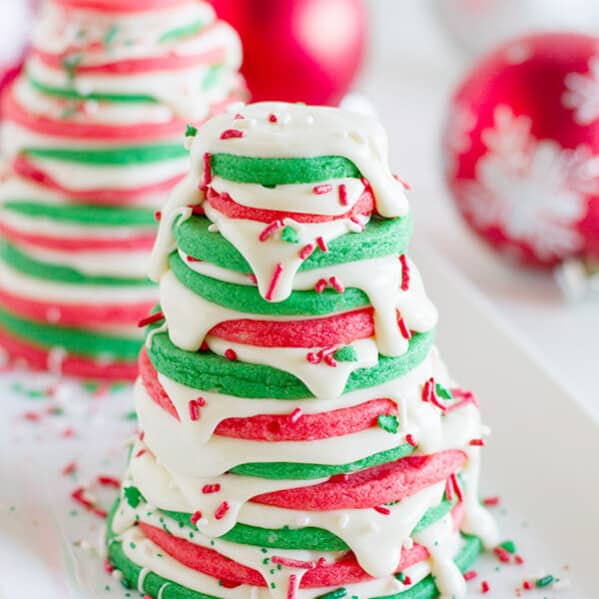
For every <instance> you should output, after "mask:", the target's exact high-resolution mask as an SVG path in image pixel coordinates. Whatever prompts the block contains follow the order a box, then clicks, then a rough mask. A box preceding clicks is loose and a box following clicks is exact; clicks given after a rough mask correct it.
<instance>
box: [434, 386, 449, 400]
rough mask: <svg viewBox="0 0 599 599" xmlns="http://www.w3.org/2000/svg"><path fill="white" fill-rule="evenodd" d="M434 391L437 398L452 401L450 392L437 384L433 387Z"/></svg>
mask: <svg viewBox="0 0 599 599" xmlns="http://www.w3.org/2000/svg"><path fill="white" fill-rule="evenodd" d="M435 391H436V392H437V396H438V397H441V398H442V399H448V400H449V399H453V395H452V394H451V391H450V390H449V389H447V387H444V386H443V385H441V384H439V383H437V384H436V385H435Z"/></svg>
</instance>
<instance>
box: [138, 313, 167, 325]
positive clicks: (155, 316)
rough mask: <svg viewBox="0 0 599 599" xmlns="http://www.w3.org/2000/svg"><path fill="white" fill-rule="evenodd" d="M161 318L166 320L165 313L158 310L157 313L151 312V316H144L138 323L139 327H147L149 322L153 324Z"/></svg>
mask: <svg viewBox="0 0 599 599" xmlns="http://www.w3.org/2000/svg"><path fill="white" fill-rule="evenodd" d="M159 320H164V314H163V313H162V312H156V314H150V315H149V316H146V317H145V318H142V319H141V320H140V321H139V322H138V323H137V326H138V327H140V328H141V327H145V326H147V325H149V324H153V323H155V322H158V321H159Z"/></svg>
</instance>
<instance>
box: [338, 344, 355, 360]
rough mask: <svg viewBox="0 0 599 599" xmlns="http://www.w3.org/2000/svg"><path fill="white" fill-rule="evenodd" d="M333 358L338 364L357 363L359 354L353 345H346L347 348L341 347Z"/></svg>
mask: <svg viewBox="0 0 599 599" xmlns="http://www.w3.org/2000/svg"><path fill="white" fill-rule="evenodd" d="M333 358H335V360H337V362H357V361H358V354H357V353H356V350H355V349H354V348H353V347H352V346H351V345H346V346H345V347H340V348H339V349H338V350H337V351H336V352H335V353H334V354H333Z"/></svg>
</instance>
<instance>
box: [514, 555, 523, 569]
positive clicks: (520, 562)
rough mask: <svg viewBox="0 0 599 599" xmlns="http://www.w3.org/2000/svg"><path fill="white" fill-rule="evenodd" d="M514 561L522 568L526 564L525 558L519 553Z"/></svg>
mask: <svg viewBox="0 0 599 599" xmlns="http://www.w3.org/2000/svg"><path fill="white" fill-rule="evenodd" d="M514 560H515V562H516V563H517V564H518V565H519V566H521V565H522V564H523V563H524V558H523V557H522V556H521V555H519V554H518V553H516V555H515V556H514Z"/></svg>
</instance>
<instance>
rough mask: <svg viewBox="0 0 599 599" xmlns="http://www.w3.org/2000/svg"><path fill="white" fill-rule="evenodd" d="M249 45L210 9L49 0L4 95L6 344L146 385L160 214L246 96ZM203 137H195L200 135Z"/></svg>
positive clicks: (0, 323) (2, 301)
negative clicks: (243, 68)
mask: <svg viewBox="0 0 599 599" xmlns="http://www.w3.org/2000/svg"><path fill="white" fill-rule="evenodd" d="M240 61H241V51H240V45H239V41H238V38H237V36H236V34H235V33H234V32H233V30H232V29H231V28H230V27H229V26H228V25H226V24H224V23H222V22H219V21H217V20H216V18H215V15H214V12H213V10H212V8H211V7H210V5H209V4H208V3H207V2H198V1H197V0H144V1H143V2H142V1H140V0H48V2H46V4H45V5H44V8H43V10H42V12H41V14H40V16H39V20H38V22H37V24H36V27H35V30H34V35H33V42H32V47H31V49H30V52H29V55H28V59H27V62H26V66H25V69H24V72H23V74H22V75H21V76H20V77H19V78H18V79H17V81H16V82H15V84H14V85H13V86H12V87H11V88H10V90H9V91H8V92H7V93H6V94H5V97H4V98H3V106H2V113H3V119H4V120H3V127H2V151H3V155H4V158H5V161H6V172H5V173H4V179H3V181H2V183H1V184H0V234H1V243H0V345H1V346H2V347H4V348H5V349H6V350H7V351H8V353H9V354H10V356H11V357H12V358H14V359H16V360H17V361H21V362H24V363H26V364H27V365H29V366H31V367H34V368H41V369H45V368H49V369H51V370H56V371H60V372H63V373H66V374H71V375H77V376H81V377H92V378H96V377H102V378H103V377H106V378H110V379H132V378H134V377H135V375H136V372H137V368H136V364H135V362H136V355H137V354H138V352H139V348H140V347H141V345H142V333H141V332H140V330H138V328H137V327H136V323H137V321H138V320H139V319H140V318H142V317H143V316H144V315H146V314H147V312H148V310H149V308H150V307H151V306H152V305H153V304H154V303H155V301H156V297H157V290H156V287H155V286H154V285H153V284H151V283H150V282H149V281H148V280H147V278H146V276H145V275H146V270H147V258H148V256H149V253H150V250H151V247H152V244H153V240H154V236H155V227H156V224H155V222H154V213H155V211H156V209H157V208H158V207H159V206H161V205H162V204H163V203H164V201H165V199H166V197H167V196H168V193H169V191H170V190H171V189H172V187H173V186H174V185H175V184H176V183H177V182H178V181H179V180H180V179H181V178H182V177H183V176H184V174H185V173H186V171H187V170H188V161H189V158H188V152H187V150H186V149H185V147H184V135H185V131H186V124H187V123H200V122H202V121H204V120H205V119H206V118H207V117H208V116H210V115H212V114H215V113H217V112H220V111H221V110H222V109H223V108H224V106H225V105H227V104H228V103H230V102H231V101H232V100H233V99H236V98H238V97H239V95H240V92H241V90H242V86H243V83H242V81H241V80H240V78H239V75H238V73H237V69H238V67H239V64H240ZM193 130H194V128H193V127H190V129H188V131H193Z"/></svg>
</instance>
